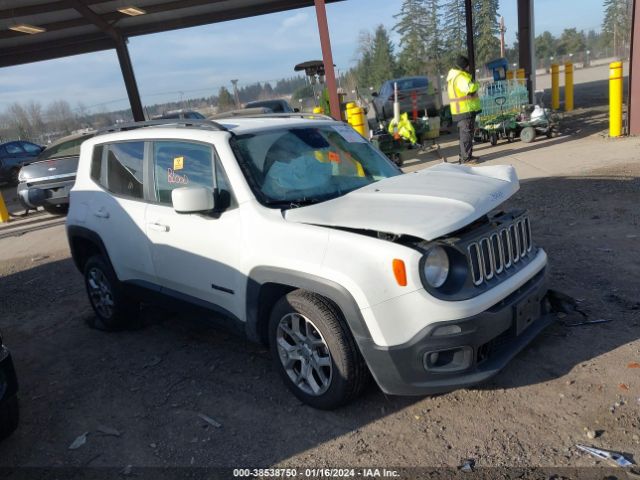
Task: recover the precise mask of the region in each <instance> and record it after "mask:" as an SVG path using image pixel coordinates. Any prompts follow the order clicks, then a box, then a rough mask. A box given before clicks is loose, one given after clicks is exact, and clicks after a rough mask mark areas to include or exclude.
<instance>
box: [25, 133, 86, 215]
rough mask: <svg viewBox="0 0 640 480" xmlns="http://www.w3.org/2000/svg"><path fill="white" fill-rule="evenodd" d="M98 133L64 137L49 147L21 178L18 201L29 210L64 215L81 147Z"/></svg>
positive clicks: (28, 165)
mask: <svg viewBox="0 0 640 480" xmlns="http://www.w3.org/2000/svg"><path fill="white" fill-rule="evenodd" d="M94 134H95V132H92V131H90V132H84V133H78V134H74V135H69V136H67V137H63V138H61V139H59V140H57V141H55V142H54V143H52V144H51V145H49V146H48V147H47V148H46V149H45V150H44V151H43V152H42V153H41V154H40V155H39V156H38V158H36V159H35V161H34V162H33V163H29V164H27V165H25V166H24V167H22V169H21V170H20V173H19V175H18V180H19V182H20V183H19V184H18V198H19V200H20V203H22V205H23V206H24V207H25V208H27V209H34V210H35V209H36V208H38V207H43V208H44V209H45V210H46V211H48V212H49V213H54V214H65V213H67V210H68V209H69V190H71V187H73V184H74V183H75V181H76V172H77V170H78V157H79V156H80V145H82V142H84V141H85V140H86V139H88V138H91V137H93V136H94Z"/></svg>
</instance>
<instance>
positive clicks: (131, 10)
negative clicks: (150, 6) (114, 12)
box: [118, 6, 147, 17]
mask: <svg viewBox="0 0 640 480" xmlns="http://www.w3.org/2000/svg"><path fill="white" fill-rule="evenodd" d="M118 11H119V12H120V13H123V14H125V15H129V16H130V17H137V16H138V15H144V14H145V13H147V12H146V10H143V9H141V8H140V7H134V6H130V7H122V8H119V9H118Z"/></svg>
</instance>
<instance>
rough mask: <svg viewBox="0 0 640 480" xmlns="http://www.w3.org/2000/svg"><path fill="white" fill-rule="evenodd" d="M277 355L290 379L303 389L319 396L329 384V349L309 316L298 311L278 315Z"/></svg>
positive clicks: (330, 373)
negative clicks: (281, 315) (279, 316)
mask: <svg viewBox="0 0 640 480" xmlns="http://www.w3.org/2000/svg"><path fill="white" fill-rule="evenodd" d="M276 342H277V348H278V357H279V358H280V362H281V363H282V366H283V367H284V369H285V371H286V373H287V375H288V376H289V378H290V379H291V381H292V382H293V383H294V384H295V385H296V386H297V387H298V388H299V389H300V390H302V391H303V392H304V393H306V394H308V395H313V396H320V395H322V394H323V393H325V392H326V391H327V390H328V389H329V386H330V385H331V379H332V375H333V367H332V361H331V353H330V352H329V347H328V346H327V343H326V341H325V340H324V337H323V336H322V334H321V333H320V331H319V330H318V329H317V328H316V326H315V325H314V324H313V322H312V321H311V320H309V319H308V318H306V317H305V316H303V315H300V314H299V313H288V314H286V315H285V316H283V317H282V318H281V319H280V322H279V323H278V330H277V333H276Z"/></svg>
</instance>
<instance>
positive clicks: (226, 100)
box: [218, 87, 236, 112]
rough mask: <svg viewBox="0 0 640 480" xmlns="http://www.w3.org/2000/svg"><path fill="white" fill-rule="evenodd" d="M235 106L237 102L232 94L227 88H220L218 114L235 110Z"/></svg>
mask: <svg viewBox="0 0 640 480" xmlns="http://www.w3.org/2000/svg"><path fill="white" fill-rule="evenodd" d="M235 106H236V102H235V100H234V99H233V95H231V92H229V90H227V87H220V91H219V92H218V112H227V111H229V110H233V109H234V108H235Z"/></svg>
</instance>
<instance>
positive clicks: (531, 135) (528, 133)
mask: <svg viewBox="0 0 640 480" xmlns="http://www.w3.org/2000/svg"><path fill="white" fill-rule="evenodd" d="M535 139H536V129H535V128H533V127H524V128H523V129H522V131H521V132H520V140H522V141H523V142H524V143H531V142H533V141H534V140H535Z"/></svg>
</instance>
